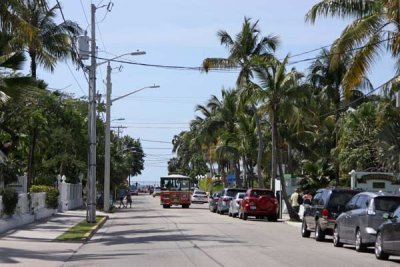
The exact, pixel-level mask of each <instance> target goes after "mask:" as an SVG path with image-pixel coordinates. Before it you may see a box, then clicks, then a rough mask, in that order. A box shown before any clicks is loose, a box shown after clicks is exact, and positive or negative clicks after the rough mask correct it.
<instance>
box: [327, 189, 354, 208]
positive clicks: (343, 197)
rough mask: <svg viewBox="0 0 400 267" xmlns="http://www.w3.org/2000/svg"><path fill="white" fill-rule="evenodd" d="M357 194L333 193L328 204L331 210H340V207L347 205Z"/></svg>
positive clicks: (348, 192) (350, 192)
mask: <svg viewBox="0 0 400 267" xmlns="http://www.w3.org/2000/svg"><path fill="white" fill-rule="evenodd" d="M355 194H356V192H352V191H347V192H346V191H339V192H333V193H332V195H331V198H330V201H329V204H328V207H329V208H330V209H331V210H338V209H339V207H343V206H345V205H346V203H347V202H348V201H349V200H350V199H351V198H352V197H353V196H354V195H355Z"/></svg>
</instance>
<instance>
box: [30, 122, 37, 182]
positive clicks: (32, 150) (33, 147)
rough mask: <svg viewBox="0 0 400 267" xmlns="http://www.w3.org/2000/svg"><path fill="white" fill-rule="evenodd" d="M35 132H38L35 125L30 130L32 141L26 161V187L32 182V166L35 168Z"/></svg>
mask: <svg viewBox="0 0 400 267" xmlns="http://www.w3.org/2000/svg"><path fill="white" fill-rule="evenodd" d="M37 134H38V129H37V127H35V128H33V130H32V141H31V145H30V146H29V162H28V174H27V176H28V188H29V187H30V185H31V184H32V182H33V180H32V179H33V174H34V168H35V166H34V165H35V164H34V162H35V150H36V141H37Z"/></svg>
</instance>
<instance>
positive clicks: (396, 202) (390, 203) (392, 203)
mask: <svg viewBox="0 0 400 267" xmlns="http://www.w3.org/2000/svg"><path fill="white" fill-rule="evenodd" d="M374 202H375V210H380V211H386V212H393V211H395V210H396V209H397V207H398V206H400V197H383V196H382V197H376V198H375V199H374Z"/></svg>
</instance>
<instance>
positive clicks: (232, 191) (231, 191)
mask: <svg viewBox="0 0 400 267" xmlns="http://www.w3.org/2000/svg"><path fill="white" fill-rule="evenodd" d="M238 192H245V191H244V190H240V189H229V190H227V192H226V195H227V196H229V197H235V196H236V194H237V193H238Z"/></svg>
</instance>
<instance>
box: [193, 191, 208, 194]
mask: <svg viewBox="0 0 400 267" xmlns="http://www.w3.org/2000/svg"><path fill="white" fill-rule="evenodd" d="M194 193H195V194H196V195H207V194H206V192H204V191H194Z"/></svg>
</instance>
